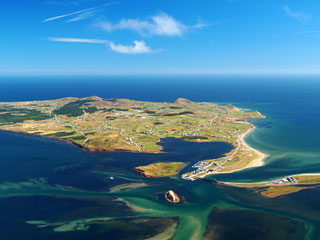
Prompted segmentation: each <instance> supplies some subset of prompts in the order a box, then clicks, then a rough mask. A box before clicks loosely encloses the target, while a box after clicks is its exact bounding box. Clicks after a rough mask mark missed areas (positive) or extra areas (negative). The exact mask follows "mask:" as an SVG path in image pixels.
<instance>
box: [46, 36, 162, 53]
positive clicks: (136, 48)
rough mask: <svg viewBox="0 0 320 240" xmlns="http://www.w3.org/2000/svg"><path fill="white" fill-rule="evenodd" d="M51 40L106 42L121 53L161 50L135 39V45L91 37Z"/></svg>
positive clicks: (56, 40) (111, 48)
mask: <svg viewBox="0 0 320 240" xmlns="http://www.w3.org/2000/svg"><path fill="white" fill-rule="evenodd" d="M48 40H49V41H52V42H66V43H95V44H105V46H106V47H107V48H109V49H110V50H111V51H113V52H117V53H121V54H142V53H157V52H160V51H159V50H156V51H155V50H152V49H151V47H149V46H147V44H146V43H145V42H144V41H134V42H133V45H122V44H115V43H114V42H111V41H108V40H104V39H91V38H57V37H49V38H48Z"/></svg>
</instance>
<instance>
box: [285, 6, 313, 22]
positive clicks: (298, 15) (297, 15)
mask: <svg viewBox="0 0 320 240" xmlns="http://www.w3.org/2000/svg"><path fill="white" fill-rule="evenodd" d="M283 10H284V12H285V13H286V14H287V15H288V16H289V17H292V18H294V19H296V20H298V21H303V22H308V21H310V20H311V19H312V15H311V14H309V13H305V12H295V11H292V10H291V9H290V8H289V7H288V6H284V7H283Z"/></svg>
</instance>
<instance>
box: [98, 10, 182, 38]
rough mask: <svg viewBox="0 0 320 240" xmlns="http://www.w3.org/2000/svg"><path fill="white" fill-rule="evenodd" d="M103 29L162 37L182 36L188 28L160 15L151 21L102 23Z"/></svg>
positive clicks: (125, 20) (162, 14) (137, 20)
mask: <svg viewBox="0 0 320 240" xmlns="http://www.w3.org/2000/svg"><path fill="white" fill-rule="evenodd" d="M98 26H100V27H101V28H102V29H104V30H106V31H108V32H112V31H115V30H133V31H136V32H138V33H139V34H141V35H162V36H181V35H182V34H183V33H184V32H185V31H186V30H187V28H188V27H187V26H186V25H184V24H183V23H180V22H179V21H177V20H175V19H174V18H173V17H171V16H169V15H167V14H165V13H160V14H158V15H155V16H153V17H151V19H150V20H148V21H145V20H140V19H122V20H121V21H119V22H118V23H111V22H108V21H107V22H100V23H99V24H98Z"/></svg>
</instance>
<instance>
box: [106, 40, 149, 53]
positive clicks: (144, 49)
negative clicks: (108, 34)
mask: <svg viewBox="0 0 320 240" xmlns="http://www.w3.org/2000/svg"><path fill="white" fill-rule="evenodd" d="M133 43H134V45H132V46H128V45H121V44H118V45H116V44H114V43H113V42H110V43H109V47H110V49H111V50H112V51H114V52H117V53H122V54H141V53H154V52H155V51H153V50H152V49H151V48H150V47H148V46H147V45H146V43H145V42H144V41H134V42H133Z"/></svg>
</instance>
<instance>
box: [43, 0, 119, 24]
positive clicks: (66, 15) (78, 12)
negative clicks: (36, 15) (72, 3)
mask: <svg viewBox="0 0 320 240" xmlns="http://www.w3.org/2000/svg"><path fill="white" fill-rule="evenodd" d="M118 3H119V2H112V3H107V4H104V5H103V6H99V7H92V8H87V9H83V10H80V11H76V12H72V13H67V14H63V15H59V16H55V17H51V18H47V19H45V20H43V21H42V22H50V21H53V20H57V19H61V18H65V17H70V16H74V15H78V14H82V13H86V12H90V11H93V10H97V9H100V8H104V7H108V6H111V5H114V4H118ZM81 19H84V18H79V20H81Z"/></svg>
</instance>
